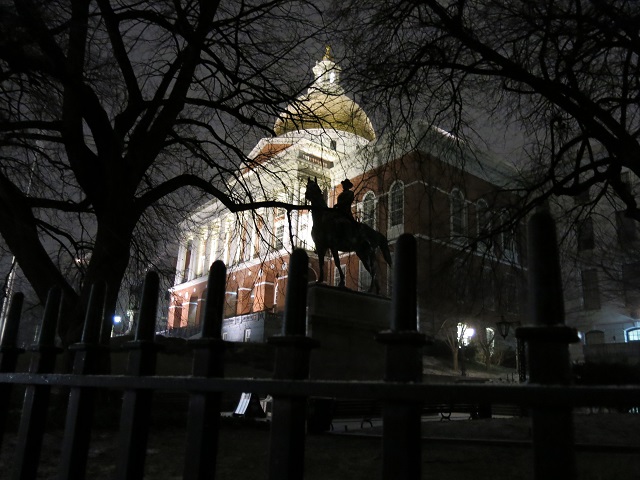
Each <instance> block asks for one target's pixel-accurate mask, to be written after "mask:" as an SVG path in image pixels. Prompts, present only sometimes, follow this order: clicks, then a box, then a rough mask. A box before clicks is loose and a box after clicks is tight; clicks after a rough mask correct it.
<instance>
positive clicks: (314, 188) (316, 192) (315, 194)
mask: <svg viewBox="0 0 640 480" xmlns="http://www.w3.org/2000/svg"><path fill="white" fill-rule="evenodd" d="M304 198H306V199H307V200H309V201H310V202H311V203H313V202H314V201H318V200H321V201H324V200H323V196H322V190H320V186H319V185H318V180H317V179H314V180H311V177H307V190H306V191H305V192H304Z"/></svg>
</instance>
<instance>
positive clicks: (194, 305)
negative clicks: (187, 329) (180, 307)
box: [187, 295, 198, 326]
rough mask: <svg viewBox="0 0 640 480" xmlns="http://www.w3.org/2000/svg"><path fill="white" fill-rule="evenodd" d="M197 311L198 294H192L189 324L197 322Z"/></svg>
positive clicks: (188, 317)
mask: <svg viewBox="0 0 640 480" xmlns="http://www.w3.org/2000/svg"><path fill="white" fill-rule="evenodd" d="M197 312H198V296H197V295H191V297H189V314H188V316H187V325H189V326H193V325H195V324H196V314H197Z"/></svg>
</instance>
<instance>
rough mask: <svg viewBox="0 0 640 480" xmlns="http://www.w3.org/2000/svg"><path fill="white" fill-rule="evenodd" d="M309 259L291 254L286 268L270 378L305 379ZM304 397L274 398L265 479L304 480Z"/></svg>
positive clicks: (309, 341) (310, 343)
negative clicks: (280, 330)
mask: <svg viewBox="0 0 640 480" xmlns="http://www.w3.org/2000/svg"><path fill="white" fill-rule="evenodd" d="M308 264H309V259H308V257H307V254H306V252H305V251H304V250H294V251H293V253H292V254H291V259H290V265H289V278H288V281H287V295H286V299H287V300H286V305H285V312H284V323H283V335H282V336H277V337H271V338H269V340H268V342H269V343H270V344H271V345H274V346H275V348H276V357H275V367H274V375H273V376H274V378H275V379H289V380H304V379H307V378H309V358H310V352H311V349H312V348H315V347H316V346H317V345H318V343H317V342H316V341H314V340H312V339H311V338H309V337H307V336H306V309H307V287H308V285H307V284H308V277H309V274H308V270H307V269H308ZM306 406H307V399H306V397H300V396H298V397H293V396H284V395H275V396H274V398H273V410H272V417H271V438H270V442H269V453H270V454H269V479H270V480H299V479H302V478H303V476H304V447H305V423H306Z"/></svg>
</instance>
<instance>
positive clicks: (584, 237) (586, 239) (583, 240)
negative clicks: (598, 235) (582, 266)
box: [577, 217, 595, 252]
mask: <svg viewBox="0 0 640 480" xmlns="http://www.w3.org/2000/svg"><path fill="white" fill-rule="evenodd" d="M577 233H578V251H579V252H582V251H584V250H593V248H594V246H595V242H594V239H593V219H592V218H591V217H588V218H585V219H584V221H583V222H582V223H580V224H579V225H578V232H577Z"/></svg>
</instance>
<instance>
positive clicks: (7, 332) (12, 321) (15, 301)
mask: <svg viewBox="0 0 640 480" xmlns="http://www.w3.org/2000/svg"><path fill="white" fill-rule="evenodd" d="M23 303H24V294H23V293H22V292H17V293H14V294H13V296H12V297H11V304H10V305H9V313H8V314H7V318H6V320H5V322H4V325H3V326H2V338H1V339H0V348H14V347H15V346H16V343H17V341H18V329H19V328H20V315H21V314H22V304H23Z"/></svg>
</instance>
